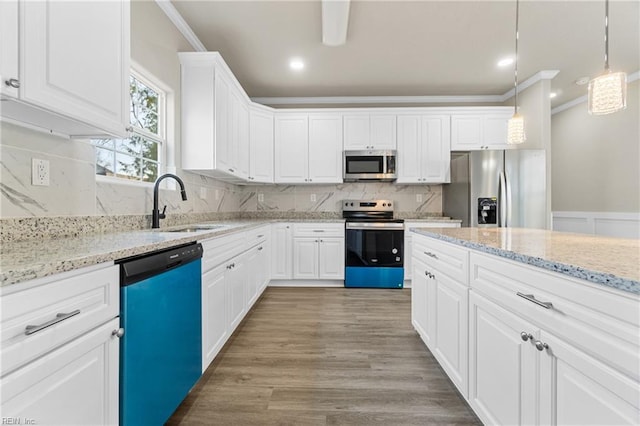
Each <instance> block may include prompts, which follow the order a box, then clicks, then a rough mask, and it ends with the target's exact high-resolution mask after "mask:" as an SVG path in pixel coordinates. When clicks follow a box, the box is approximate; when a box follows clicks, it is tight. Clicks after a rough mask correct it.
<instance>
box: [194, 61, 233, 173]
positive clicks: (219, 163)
mask: <svg viewBox="0 0 640 426" xmlns="http://www.w3.org/2000/svg"><path fill="white" fill-rule="evenodd" d="M230 97H231V96H230V93H229V82H228V81H227V80H226V79H225V77H224V76H223V75H222V72H221V71H220V70H218V69H216V71H215V129H216V138H215V141H211V143H212V144H214V145H215V153H214V157H215V168H216V169H217V170H224V171H228V170H229V169H231V166H232V155H233V154H232V151H231V141H230V140H231V133H232V132H231V129H230V126H231V115H232V114H231V111H230V109H231V108H233V104H232V102H231V100H230ZM192 136H195V135H192Z"/></svg>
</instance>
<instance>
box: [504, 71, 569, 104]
mask: <svg viewBox="0 0 640 426" xmlns="http://www.w3.org/2000/svg"><path fill="white" fill-rule="evenodd" d="M559 72H560V71H559V70H543V71H538V72H537V73H535V74H534V75H532V76H531V77H529V78H528V79H526V80H525V81H523V82H522V83H520V84H518V93H520V92H522V91H523V90H525V89H527V88H528V87H531V86H533V85H534V84H536V83H537V82H539V81H541V80H551V79H553V78H554V77H555V76H556V75H558V73H559ZM515 93H516V91H515V88H514V89H511V90H509V91H508V92H506V93H504V94H503V95H502V102H504V101H506V100H507V99H510V98H512V97H513V96H514V95H515Z"/></svg>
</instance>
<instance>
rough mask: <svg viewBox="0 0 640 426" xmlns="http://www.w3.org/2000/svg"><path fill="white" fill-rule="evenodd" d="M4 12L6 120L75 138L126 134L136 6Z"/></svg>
mask: <svg viewBox="0 0 640 426" xmlns="http://www.w3.org/2000/svg"><path fill="white" fill-rule="evenodd" d="M16 6H18V7H16ZM0 7H1V9H0V12H1V13H0V16H1V18H0V19H1V20H2V21H1V23H2V25H1V26H0V50H1V53H0V57H1V59H2V61H1V63H2V65H0V77H2V86H3V88H2V90H1V92H0V93H1V94H2V95H3V97H6V98H8V99H10V101H7V102H3V108H2V116H3V117H7V118H11V119H13V120H16V121H19V122H23V123H26V124H30V125H34V126H37V127H41V128H45V129H48V130H53V131H56V132H59V133H62V134H66V135H70V136H77V137H81V136H109V137H111V136H116V137H124V136H126V134H127V132H126V127H127V126H128V125H129V72H130V71H129V37H130V24H129V2H128V1H118V2H60V1H52V0H48V1H37V2H34V1H19V2H17V3H16V2H15V1H9V2H2V5H1V6H0ZM18 64H19V66H18ZM9 86H13V87H9Z"/></svg>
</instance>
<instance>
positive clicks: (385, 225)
mask: <svg viewBox="0 0 640 426" xmlns="http://www.w3.org/2000/svg"><path fill="white" fill-rule="evenodd" d="M393 209H394V203H393V201H390V200H369V201H363V200H344V201H343V202H342V217H343V218H345V219H346V222H345V245H346V247H345V274H344V286H345V287H371V288H402V287H403V284H404V267H403V266H404V220H402V219H394V218H393Z"/></svg>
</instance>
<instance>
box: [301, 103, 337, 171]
mask: <svg viewBox="0 0 640 426" xmlns="http://www.w3.org/2000/svg"><path fill="white" fill-rule="evenodd" d="M309 182H312V183H341V182H342V116H340V115H310V116H309Z"/></svg>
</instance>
